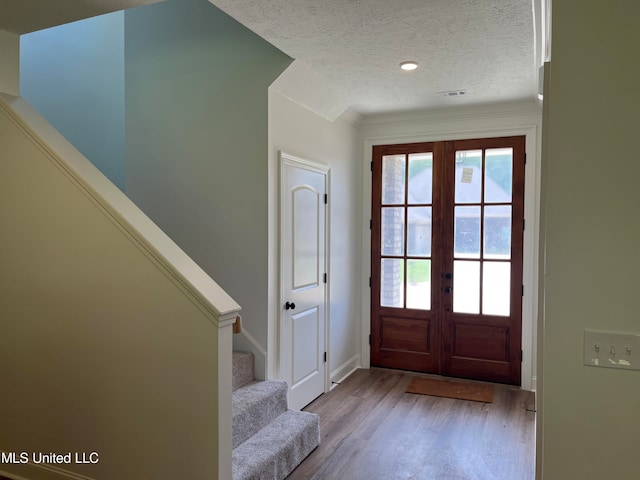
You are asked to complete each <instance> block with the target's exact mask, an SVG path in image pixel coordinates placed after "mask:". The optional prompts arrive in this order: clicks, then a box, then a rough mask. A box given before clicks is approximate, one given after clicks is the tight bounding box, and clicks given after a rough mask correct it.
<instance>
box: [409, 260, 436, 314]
mask: <svg viewBox="0 0 640 480" xmlns="http://www.w3.org/2000/svg"><path fill="white" fill-rule="evenodd" d="M407 308H418V309H420V310H429V309H431V260H407Z"/></svg>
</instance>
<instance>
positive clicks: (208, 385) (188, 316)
mask: <svg viewBox="0 0 640 480" xmlns="http://www.w3.org/2000/svg"><path fill="white" fill-rule="evenodd" d="M9 111H10V110H9V109H8V108H7V107H6V106H5V107H3V106H2V105H0V229H1V238H2V240H1V245H2V247H1V248H0V265H1V268H0V319H1V324H0V325H1V334H0V378H1V379H2V394H1V395H0V411H1V412H2V415H0V450H2V451H5V452H28V453H29V454H31V452H43V453H50V452H56V453H66V452H87V453H90V452H93V451H95V452H97V453H98V454H99V463H97V464H95V465H73V464H72V465H57V466H58V467H60V468H63V469H65V470H69V471H73V472H77V473H79V474H82V475H86V476H87V477H90V478H101V479H110V478H112V479H115V478H122V479H134V478H153V479H176V478H217V476H216V475H217V451H218V443H217V433H218V432H217V426H218V422H217V417H216V412H217V411H216V408H217V394H218V392H217V388H218V387H217V368H216V366H217V341H218V330H217V327H216V326H215V325H214V324H213V322H212V321H211V319H210V318H209V317H208V315H206V314H205V313H204V312H203V310H202V309H201V308H202V307H201V306H199V305H198V303H197V302H194V301H193V299H192V298H190V297H188V296H187V295H186V294H185V293H184V290H183V289H181V288H178V287H177V286H176V283H175V282H174V281H172V280H170V278H169V277H170V275H167V272H166V271H164V270H162V269H161V268H160V267H159V266H158V264H157V263H155V262H154V261H152V260H151V259H150V258H149V256H148V254H145V253H144V252H143V250H142V249H141V248H140V244H139V243H136V241H133V240H132V239H131V237H130V236H128V235H127V234H126V233H125V231H123V229H122V228H121V226H119V225H118V224H117V223H116V222H114V218H113V217H111V216H109V215H108V214H107V213H106V212H105V210H104V209H103V208H101V207H100V206H98V204H97V203H96V202H95V201H94V200H92V199H91V198H90V195H88V193H87V191H86V190H85V189H84V188H83V187H82V186H81V185H79V184H78V183H76V182H75V181H74V180H72V179H71V177H70V176H69V175H68V174H67V173H66V172H65V171H63V170H62V169H61V168H60V165H59V164H58V163H56V162H54V161H52V160H51V158H52V157H51V156H50V155H49V154H48V153H47V151H45V150H43V148H42V147H41V146H40V144H38V143H36V142H35V141H34V139H33V138H32V137H30V135H29V134H28V133H27V132H26V131H25V130H24V129H23V128H22V127H21V126H20V125H19V124H18V123H16V122H15V121H14V120H13V117H12V116H11V115H10V114H9ZM86 163H87V165H88V162H86ZM91 168H93V167H91ZM96 173H97V171H96ZM98 175H99V174H98ZM111 188H113V189H114V190H115V187H111ZM2 471H5V473H6V472H14V473H16V472H23V474H24V476H25V477H27V478H60V477H58V476H55V475H51V474H50V473H48V472H47V471H46V470H44V469H42V468H35V467H34V468H32V469H30V470H24V468H23V467H21V466H12V465H8V464H2V465H0V473H2Z"/></svg>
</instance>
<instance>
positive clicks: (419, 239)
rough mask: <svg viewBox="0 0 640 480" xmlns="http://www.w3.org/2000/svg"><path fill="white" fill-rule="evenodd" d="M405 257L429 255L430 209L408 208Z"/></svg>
mask: <svg viewBox="0 0 640 480" xmlns="http://www.w3.org/2000/svg"><path fill="white" fill-rule="evenodd" d="M407 217H408V219H407V221H408V223H409V226H408V229H407V255H409V256H411V257H428V256H430V255H431V207H409V208H408V214H407Z"/></svg>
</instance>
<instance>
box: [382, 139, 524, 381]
mask: <svg viewBox="0 0 640 480" xmlns="http://www.w3.org/2000/svg"><path fill="white" fill-rule="evenodd" d="M524 140H525V139H524V137H505V138H492V139H478V140H463V141H451V142H434V143H422V144H407V145H386V146H376V147H374V155H373V164H372V170H373V189H372V192H373V195H372V243H371V245H372V257H371V262H372V264H371V272H372V288H371V314H372V319H371V327H372V328H371V359H372V364H374V365H380V366H387V367H392V368H407V369H410V370H418V371H424V372H431V373H441V374H444V375H451V376H460V377H470V378H478V379H486V380H492V381H499V382H505V383H513V384H519V383H520V360H521V359H520V344H521V338H520V335H521V321H522V320H521V319H522V315H521V309H522V298H521V285H522V242H523V234H522V225H523V211H524Z"/></svg>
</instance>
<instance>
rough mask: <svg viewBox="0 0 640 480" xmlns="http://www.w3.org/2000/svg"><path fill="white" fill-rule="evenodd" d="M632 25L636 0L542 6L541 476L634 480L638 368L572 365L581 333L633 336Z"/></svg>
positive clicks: (635, 168)
mask: <svg viewBox="0 0 640 480" xmlns="http://www.w3.org/2000/svg"><path fill="white" fill-rule="evenodd" d="M639 17H640V4H638V3H637V2H635V1H618V2H609V3H605V2H600V1H593V0H590V1H556V2H553V46H552V59H551V66H550V78H549V83H548V86H547V92H546V95H545V104H546V106H545V108H546V109H547V112H546V115H547V117H546V118H545V120H547V118H548V121H546V122H545V143H546V146H547V155H546V158H545V159H544V169H545V174H544V176H545V179H546V249H545V255H546V272H545V275H544V294H545V310H544V313H545V319H544V338H543V350H542V353H543V356H544V377H543V395H544V410H543V415H542V419H543V426H542V427H543V430H542V435H543V438H542V451H541V452H539V454H540V455H542V467H543V468H542V472H539V474H540V477H539V478H544V479H545V480H556V479H557V480H561V479H562V480H564V479H567V478H579V479H582V480H596V479H602V478H611V479H614V478H629V479H631V478H639V476H640V460H639V459H638V452H639V451H640V436H639V435H638V427H639V426H640V413H639V410H638V407H639V406H640V372H638V371H622V370H612V369H607V368H595V367H588V366H584V365H583V331H584V329H601V330H612V331H623V332H624V331H630V332H636V333H640V322H639V320H638V315H639V314H638V301H637V297H638V285H639V282H638V272H640V255H639V254H638V245H639V244H638V238H640V215H639V214H638V204H639V203H640V189H639V188H638V178H640V161H639V160H638V155H637V137H638V126H639V125H640V90H638V84H639V83H640V64H639V63H638V48H637V47H638V45H640V29H638V26H637V19H638V18H639ZM540 433H541V432H540V431H539V434H540Z"/></svg>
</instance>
